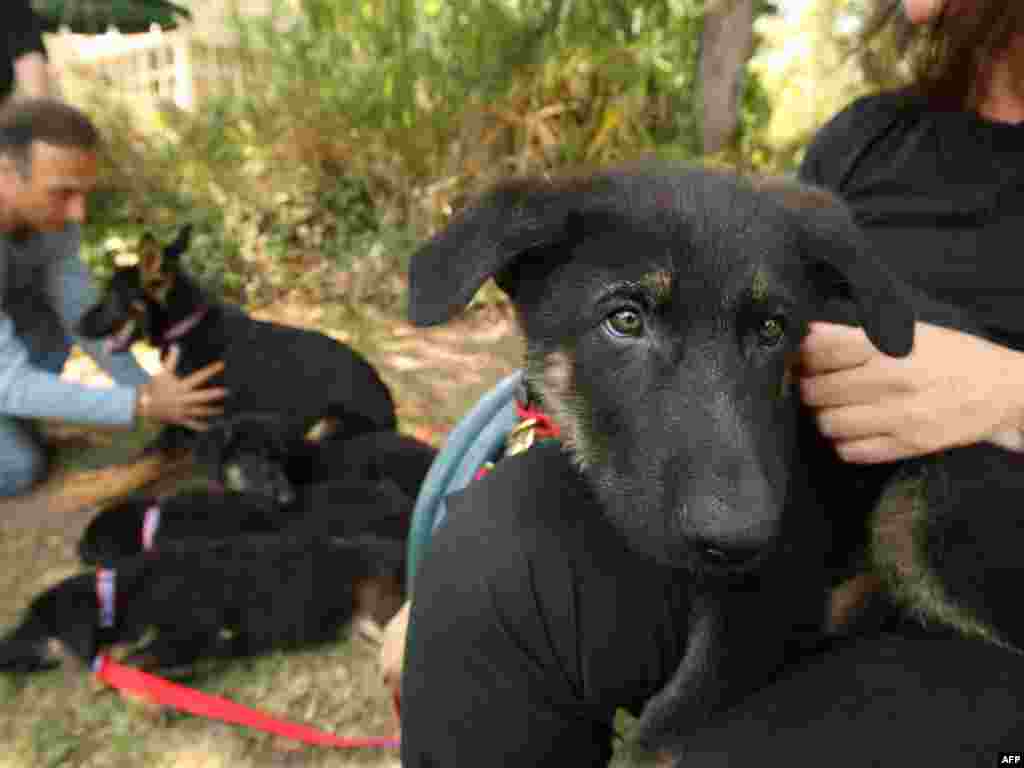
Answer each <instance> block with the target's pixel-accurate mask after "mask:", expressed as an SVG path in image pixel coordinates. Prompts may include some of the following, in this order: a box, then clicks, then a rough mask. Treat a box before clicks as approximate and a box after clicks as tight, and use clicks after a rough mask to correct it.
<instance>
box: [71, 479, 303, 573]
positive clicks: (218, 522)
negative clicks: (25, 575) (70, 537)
mask: <svg viewBox="0 0 1024 768" xmlns="http://www.w3.org/2000/svg"><path fill="white" fill-rule="evenodd" d="M291 521H292V518H291V515H290V514H288V513H286V512H282V510H281V508H280V505H278V504H277V503H276V502H275V501H274V500H273V499H271V498H268V497H266V496H264V495H262V494H257V493H213V492H209V491H185V492H182V493H178V494H175V495H173V496H167V497H163V498H157V497H154V496H142V497H136V498H129V499H125V500H124V501H120V502H117V503H114V504H111V505H110V506H107V507H105V508H103V509H102V510H100V511H99V512H97V513H96V515H95V516H94V517H93V518H92V520H91V521H89V524H88V525H87V526H86V527H85V531H83V533H82V536H81V538H80V539H79V540H78V556H79V558H80V559H81V560H82V562H83V563H85V564H86V565H102V564H109V563H110V562H112V561H114V560H117V559H120V558H122V557H128V556H131V555H135V554H138V553H140V552H146V551H150V550H153V549H156V548H158V547H159V546H161V545H163V544H165V543H166V542H167V541H170V540H178V539H188V538H203V539H224V538H228V537H231V536H238V535H241V534H247V533H273V532H275V531H280V530H281V529H282V528H284V527H286V526H287V525H288V524H289V523H290V522H291Z"/></svg>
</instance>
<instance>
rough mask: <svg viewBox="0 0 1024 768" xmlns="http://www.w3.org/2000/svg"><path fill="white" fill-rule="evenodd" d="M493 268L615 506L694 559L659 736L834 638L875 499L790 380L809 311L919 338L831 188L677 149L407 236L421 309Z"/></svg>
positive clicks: (628, 528)
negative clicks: (412, 238)
mask: <svg viewBox="0 0 1024 768" xmlns="http://www.w3.org/2000/svg"><path fill="white" fill-rule="evenodd" d="M491 277H493V278H494V279H495V280H496V281H497V283H498V285H499V286H500V287H501V288H502V289H503V290H505V291H506V292H507V293H508V294H509V295H510V296H511V298H512V299H513V301H514V303H515V306H516V309H517V313H518V317H519V320H520V324H521V327H522V329H523V332H524V334H525V336H526V342H527V352H526V376H527V381H528V389H529V391H530V395H531V397H532V398H533V399H534V400H535V401H536V403H537V404H538V405H539V406H540V407H541V409H542V410H544V411H545V412H546V413H547V414H548V415H550V416H552V417H553V418H554V420H555V422H556V423H557V424H558V425H559V426H560V427H561V431H562V442H563V446H564V448H565V451H567V452H568V455H569V457H570V458H571V460H572V461H573V462H574V463H575V464H576V466H577V467H578V470H579V472H580V473H581V474H582V476H583V478H585V479H586V481H588V484H589V486H590V487H591V488H592V489H593V492H594V495H595V496H596V498H597V499H598V500H599V502H600V504H601V506H602V508H603V511H604V514H606V515H607V517H608V519H609V520H610V521H611V522H612V523H613V524H614V525H615V526H616V527H617V528H618V529H619V530H620V531H621V532H622V534H623V535H624V537H625V539H626V540H627V542H628V543H629V545H630V546H631V547H632V548H633V549H634V550H636V551H637V552H640V553H643V554H646V555H648V556H650V557H652V558H654V559H656V560H658V561H660V562H662V563H664V564H667V565H670V566H674V567H680V568H684V569H686V570H687V571H689V572H690V573H691V574H692V575H693V578H694V585H695V586H694V594H693V604H692V615H691V623H690V626H691V636H690V641H689V643H688V650H687V655H686V657H685V658H684V660H683V661H682V663H681V664H680V667H679V669H678V671H677V672H676V675H675V677H674V678H673V680H671V681H670V683H669V684H668V685H667V686H666V688H665V689H664V690H663V691H662V692H661V693H660V694H658V695H657V696H655V697H654V698H653V699H651V701H650V702H649V703H648V705H647V707H646V709H645V711H644V713H643V716H642V718H641V730H640V737H641V740H642V741H643V742H644V743H645V744H646V745H648V746H650V747H652V748H668V749H675V748H678V747H679V745H680V744H682V743H683V742H684V741H685V739H686V736H687V734H688V733H689V732H690V729H692V727H693V726H694V725H695V724H696V723H697V722H700V721H701V720H702V719H703V718H704V717H705V716H706V714H707V712H708V711H709V710H712V709H717V708H721V707H724V706H727V705H728V704H729V702H730V701H733V700H735V698H736V697H737V696H739V695H742V694H743V693H744V689H745V688H746V689H747V690H749V687H750V686H756V685H760V684H763V683H765V682H768V681H769V680H770V676H771V675H772V674H774V670H776V669H777V668H778V667H779V665H781V664H782V663H783V662H784V661H785V660H786V659H788V658H790V657H791V656H792V655H793V654H799V653H802V652H804V650H805V649H806V648H807V647H815V644H816V643H817V642H819V641H820V640H821V637H822V635H823V634H824V633H825V631H826V629H827V627H826V626H825V624H826V615H827V613H828V611H827V608H826V605H827V600H828V591H829V588H830V586H832V585H833V584H835V583H836V582H837V581H838V579H839V574H837V573H835V572H833V570H832V564H833V562H844V561H845V559H846V558H847V557H848V556H849V552H848V551H847V548H848V547H850V546H851V545H850V543H849V542H847V541H845V540H844V538H843V537H841V536H840V537H837V539H834V538H833V533H832V531H831V523H832V522H833V520H835V521H840V523H841V521H843V520H844V519H845V518H846V517H848V516H851V517H852V516H855V515H857V514H859V515H860V518H859V519H860V521H861V525H863V521H864V520H865V516H866V514H867V509H868V508H869V507H867V506H865V507H864V508H863V509H861V508H860V507H859V506H858V505H859V504H860V503H862V502H863V500H864V499H865V498H869V496H870V494H858V493H855V492H854V488H855V484H856V481H855V479H854V478H855V477H856V474H855V473H856V472H857V470H856V468H855V467H852V466H850V465H844V464H843V463H842V462H840V461H839V460H838V457H836V455H835V453H834V451H833V450H832V448H831V446H830V445H829V444H828V443H827V442H826V441H825V440H824V439H823V438H822V437H821V436H820V435H819V434H818V431H817V429H816V427H815V426H814V423H813V419H812V418H811V417H810V414H809V412H808V411H807V410H806V409H805V408H804V406H803V405H802V403H801V402H800V398H799V393H798V392H797V390H796V387H795V378H796V373H795V370H794V368H795V365H796V361H797V359H798V349H799V346H800V344H801V342H802V340H803V338H804V337H805V335H806V334H807V331H808V324H809V322H810V321H811V320H814V319H825V315H826V307H827V306H828V305H829V304H830V303H836V302H838V303H841V304H843V305H844V306H849V307H851V308H852V309H853V313H854V314H855V316H856V319H857V321H858V322H859V324H860V325H862V326H863V327H864V329H865V331H866V333H867V335H868V337H869V339H870V340H871V341H872V342H873V343H874V344H875V345H876V347H878V348H879V349H880V350H881V351H882V352H884V353H886V354H889V355H893V356H903V355H906V354H907V353H908V352H909V351H910V348H911V344H912V340H913V330H914V321H915V312H914V303H913V297H912V296H911V295H910V293H909V292H908V291H907V290H906V289H905V288H904V287H903V286H902V285H901V284H899V283H898V282H897V281H896V280H895V279H894V278H892V277H891V275H890V274H889V273H888V271H887V270H886V269H885V268H884V267H883V266H882V265H881V264H880V263H879V262H878V261H877V259H876V258H875V257H874V256H873V255H872V253H871V251H870V249H869V248H868V247H867V244H866V241H865V239H864V237H863V235H862V234H861V232H860V231H859V229H858V228H857V226H856V225H855V223H854V221H853V219H852V217H851V215H850V213H849V212H848V211H847V209H846V208H845V206H843V205H841V204H840V203H838V202H837V201H836V200H834V199H833V198H832V197H831V196H830V195H829V194H828V193H826V192H824V191H821V190H815V189H810V188H807V187H804V186H801V185H798V184H796V183H791V182H784V181H775V180H760V181H755V180H743V179H740V178H738V177H736V176H734V175H731V174H727V173H719V172H710V171H706V170H701V169H694V168H673V167H670V166H669V165H667V164H665V163H661V164H660V165H658V166H655V165H653V164H652V165H650V166H644V165H637V166H630V167H625V168H619V169H611V170H606V171H600V172H597V173H593V174H589V175H582V176H574V177H568V178H562V179H548V178H544V179H519V180H512V181H508V182H506V183H503V184H500V185H499V186H498V187H497V188H496V189H495V190H493V191H492V192H491V193H489V194H488V195H486V196H485V197H484V198H483V199H482V200H481V201H480V202H479V203H478V204H476V205H474V206H472V207H471V208H469V209H468V210H466V211H465V212H463V213H462V214H461V215H459V216H458V217H456V218H455V219H454V220H453V222H452V223H451V224H450V225H449V226H448V228H447V229H445V230H444V231H442V232H440V233H439V234H438V235H437V236H435V237H434V238H433V240H431V241H430V242H428V243H427V244H426V245H425V246H424V247H423V248H422V249H421V250H420V251H419V252H418V253H416V254H415V255H414V256H413V259H412V262H411V267H410V317H411V319H412V320H413V322H415V323H416V324H418V325H432V324H436V323H440V322H444V321H445V320H447V319H449V318H450V317H452V316H453V315H454V314H455V313H456V312H457V311H458V310H459V308H460V307H463V306H465V305H466V304H467V303H468V302H469V300H470V299H471V298H472V296H473V294H474V293H475V292H476V290H477V289H478V288H479V287H480V286H481V285H482V284H483V283H484V281H486V280H487V279H488V278H491ZM481 482H482V483H486V482H487V480H486V478H485V479H484V480H482V481H481ZM558 514H563V515H564V514H572V512H571V511H566V510H559V511H558ZM846 525H847V526H849V524H848V523H847V524H846ZM852 528H854V529H855V528H856V523H854V524H853V526H852ZM861 538H862V539H863V536H862V537H861ZM837 540H838V544H837V546H836V551H835V552H832V548H833V542H834V541H837ZM842 575H843V576H845V574H842ZM624 577H628V576H627V575H624ZM815 635H817V637H818V639H817V640H815Z"/></svg>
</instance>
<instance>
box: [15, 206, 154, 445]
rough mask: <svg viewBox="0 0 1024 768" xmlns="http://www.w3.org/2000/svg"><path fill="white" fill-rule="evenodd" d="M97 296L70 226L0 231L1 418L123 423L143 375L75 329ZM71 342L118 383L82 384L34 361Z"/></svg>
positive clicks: (122, 356) (133, 364) (124, 358)
mask: <svg viewBox="0 0 1024 768" xmlns="http://www.w3.org/2000/svg"><path fill="white" fill-rule="evenodd" d="M97 298H98V293H97V291H96V288H95V286H94V285H93V282H92V279H91V277H90V275H89V270H88V269H87V267H86V266H85V264H83V263H82V261H81V259H80V258H79V229H78V227H77V226H76V225H70V226H68V227H67V228H66V229H65V230H63V231H61V232H55V233H40V234H35V235H32V236H30V237H28V238H26V239H25V240H24V241H14V240H12V239H11V238H10V237H8V236H6V235H0V415H6V416H17V417H24V418H45V419H53V420H57V421H71V422H82V423H88V424H103V425H111V426H128V425H130V424H131V423H132V419H133V413H134V409H135V387H137V386H138V385H139V384H141V383H143V382H144V381H146V379H147V378H148V375H147V374H146V372H145V371H144V370H143V369H142V368H141V366H139V364H138V362H136V360H135V358H134V357H133V356H132V355H131V354H116V355H111V354H110V353H108V352H107V351H106V349H105V348H104V345H103V342H102V340H87V339H83V338H81V337H79V336H77V335H76V334H75V331H74V329H75V326H76V324H77V323H78V320H79V319H80V318H81V317H82V315H84V314H85V312H86V310H88V309H89V308H90V307H91V306H92V305H93V304H94V303H95V302H96V301H97ZM68 340H73V341H74V342H75V343H76V344H78V345H79V346H80V347H81V348H82V349H83V350H85V352H86V353H87V354H88V355H89V356H90V357H92V358H93V359H94V360H95V361H96V362H97V364H99V366H100V367H101V368H103V369H104V370H105V371H106V372H107V373H109V374H110V375H111V377H112V378H113V379H114V381H116V382H118V385H117V386H114V387H109V388H94V387H86V386H83V385H81V384H78V383H75V382H72V381H66V380H64V379H61V378H60V376H59V375H58V374H55V373H50V372H49V371H47V370H44V369H43V368H40V367H38V366H37V365H33V363H32V360H38V359H40V358H41V357H45V356H47V355H54V354H60V351H61V349H63V348H66V346H67V344H68Z"/></svg>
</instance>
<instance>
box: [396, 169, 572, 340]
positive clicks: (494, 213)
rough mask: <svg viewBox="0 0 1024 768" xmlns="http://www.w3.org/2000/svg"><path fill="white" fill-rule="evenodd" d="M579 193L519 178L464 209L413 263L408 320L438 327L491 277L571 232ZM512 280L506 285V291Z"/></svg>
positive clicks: (544, 182) (421, 249)
mask: <svg viewBox="0 0 1024 768" xmlns="http://www.w3.org/2000/svg"><path fill="white" fill-rule="evenodd" d="M578 202H579V195H578V194H574V193H572V191H571V190H570V189H568V188H567V187H566V186H564V185H558V184H555V183H553V182H552V181H550V180H548V179H546V178H532V179H514V180H510V181H507V182H505V183H503V184H500V185H499V186H497V187H495V188H494V189H493V190H491V191H490V192H489V193H488V194H486V195H485V196H484V197H483V198H482V199H481V200H480V201H479V202H477V203H476V204H474V205H472V206H471V207H470V208H468V209H467V210H464V211H462V212H460V213H459V214H458V215H457V216H456V217H455V219H454V220H453V221H452V222H451V223H450V224H449V225H448V226H447V227H446V228H445V229H444V230H442V231H441V232H439V233H437V234H436V235H435V236H434V237H433V238H431V239H430V240H429V241H428V242H427V243H426V244H425V245H423V246H422V247H421V248H420V249H419V250H418V251H417V252H416V253H415V254H413V257H412V261H411V263H410V265H409V319H410V320H411V321H412V322H413V323H414V324H416V325H421V326H424V325H436V324H438V323H443V322H445V321H446V320H449V319H451V318H452V317H454V316H455V315H456V314H457V313H458V312H459V311H460V310H461V309H462V308H463V307H465V306H466V304H468V303H469V301H470V299H472V298H473V295H474V294H475V293H476V292H477V290H478V289H479V288H480V286H482V285H483V284H484V283H485V282H486V281H487V279H488V278H489V277H494V276H498V275H499V274H500V273H502V272H503V271H505V270H507V269H508V268H509V267H510V266H512V265H513V264H514V263H515V262H516V261H517V260H518V259H519V258H520V257H521V256H522V255H523V254H525V253H526V252H528V251H531V250H533V249H538V248H544V247H546V246H552V245H555V244H557V243H560V242H563V241H565V240H567V239H569V238H571V236H572V232H571V231H570V229H571V228H570V226H569V225H570V219H571V218H572V217H570V215H569V214H570V211H571V210H572V204H573V203H577V204H578ZM507 285H508V283H507V282H505V281H503V282H502V287H503V288H505V289H506V290H507Z"/></svg>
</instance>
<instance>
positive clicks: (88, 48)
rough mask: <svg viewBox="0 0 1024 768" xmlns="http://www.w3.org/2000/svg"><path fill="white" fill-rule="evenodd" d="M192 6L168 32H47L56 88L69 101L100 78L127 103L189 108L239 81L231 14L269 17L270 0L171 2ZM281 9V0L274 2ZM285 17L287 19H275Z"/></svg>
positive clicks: (241, 67)
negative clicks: (187, 16)
mask: <svg viewBox="0 0 1024 768" xmlns="http://www.w3.org/2000/svg"><path fill="white" fill-rule="evenodd" d="M178 2H179V3H180V4H182V5H185V6H186V7H188V8H189V10H190V11H191V12H192V19H191V20H190V21H183V22H182V23H181V24H179V26H178V27H177V28H175V29H173V30H168V31H163V30H161V29H160V28H159V27H155V26H154V27H153V29H152V30H151V31H150V32H143V33H137V34H121V33H120V32H118V31H117V30H116V29H110V30H108V31H107V32H106V33H105V34H102V35H76V34H72V33H70V32H69V31H67V30H62V31H60V32H58V33H57V34H53V35H47V36H46V47H47V51H48V53H49V57H50V62H51V65H52V67H53V69H54V72H55V74H56V75H57V78H58V79H59V81H60V84H61V88H62V90H63V91H64V93H65V96H67V97H68V98H69V99H70V100H72V101H73V100H74V97H75V93H76V91H77V90H78V89H79V88H83V87H86V83H92V84H96V83H102V84H104V85H106V86H108V87H110V88H111V89H112V90H113V91H114V92H116V93H118V94H120V95H122V96H124V97H126V98H128V99H130V100H131V101H132V102H133V103H136V104H139V105H140V106H141V105H144V104H149V105H153V106H156V105H158V104H161V103H167V102H172V103H174V104H175V105H176V106H178V107H180V108H181V109H185V110H189V111H192V110H195V109H196V108H197V107H199V106H200V105H201V104H202V103H203V102H204V101H205V100H206V99H207V98H208V97H209V96H211V95H213V94H216V93H223V92H224V90H225V89H227V90H232V89H240V88H242V87H244V84H243V78H242V73H243V71H244V67H245V65H244V64H242V62H241V61H240V59H239V56H238V36H237V32H236V27H235V22H234V14H235V13H236V12H237V13H239V14H242V15H243V16H254V15H255V16H268V15H270V14H271V13H272V9H273V7H274V5H275V3H274V2H273V0H184V1H183V0H178ZM278 5H279V6H284V7H287V5H288V0H284V2H280V0H279V3H278ZM276 21H277V22H280V23H286V21H287V20H286V19H280V18H279V19H277V20H276Z"/></svg>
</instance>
